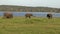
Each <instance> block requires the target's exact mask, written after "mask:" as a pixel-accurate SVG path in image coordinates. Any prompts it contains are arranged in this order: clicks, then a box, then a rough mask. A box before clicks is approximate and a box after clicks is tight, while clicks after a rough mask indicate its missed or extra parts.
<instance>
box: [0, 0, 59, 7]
mask: <svg viewBox="0 0 60 34" xmlns="http://www.w3.org/2000/svg"><path fill="white" fill-rule="evenodd" d="M0 5H19V6H32V7H40V6H42V7H53V8H60V0H0Z"/></svg>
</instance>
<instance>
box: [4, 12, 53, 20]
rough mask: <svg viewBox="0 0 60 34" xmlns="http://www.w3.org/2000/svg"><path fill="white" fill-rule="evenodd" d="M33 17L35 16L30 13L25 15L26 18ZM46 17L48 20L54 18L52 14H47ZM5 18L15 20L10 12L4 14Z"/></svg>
mask: <svg viewBox="0 0 60 34" xmlns="http://www.w3.org/2000/svg"><path fill="white" fill-rule="evenodd" d="M31 16H33V14H29V13H26V14H25V17H26V18H31ZM46 17H47V18H48V19H51V18H52V14H49V13H48V14H47V15H46ZM3 18H7V19H8V18H13V14H12V13H10V12H5V13H4V14H3Z"/></svg>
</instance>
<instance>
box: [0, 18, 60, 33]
mask: <svg viewBox="0 0 60 34" xmlns="http://www.w3.org/2000/svg"><path fill="white" fill-rule="evenodd" d="M0 34H60V18H53V19H47V18H37V17H32V18H31V19H29V18H27V19H26V18H24V17H14V18H12V19H2V17H0Z"/></svg>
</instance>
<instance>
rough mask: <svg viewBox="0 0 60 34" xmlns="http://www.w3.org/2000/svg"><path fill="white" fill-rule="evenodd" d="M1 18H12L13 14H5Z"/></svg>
mask: <svg viewBox="0 0 60 34" xmlns="http://www.w3.org/2000/svg"><path fill="white" fill-rule="evenodd" d="M3 18H13V14H12V13H10V12H5V13H4V15H3Z"/></svg>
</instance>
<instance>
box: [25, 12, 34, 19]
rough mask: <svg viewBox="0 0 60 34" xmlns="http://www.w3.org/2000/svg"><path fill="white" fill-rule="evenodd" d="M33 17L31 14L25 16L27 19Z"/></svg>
mask: <svg viewBox="0 0 60 34" xmlns="http://www.w3.org/2000/svg"><path fill="white" fill-rule="evenodd" d="M31 16H33V15H32V14H29V13H27V14H25V17H26V18H27V17H28V18H31Z"/></svg>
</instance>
